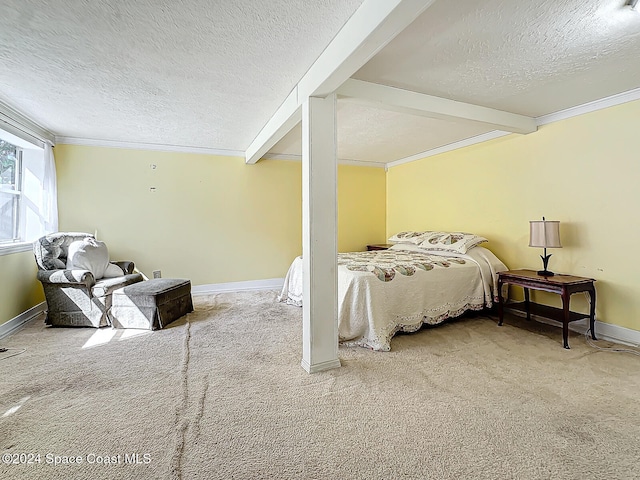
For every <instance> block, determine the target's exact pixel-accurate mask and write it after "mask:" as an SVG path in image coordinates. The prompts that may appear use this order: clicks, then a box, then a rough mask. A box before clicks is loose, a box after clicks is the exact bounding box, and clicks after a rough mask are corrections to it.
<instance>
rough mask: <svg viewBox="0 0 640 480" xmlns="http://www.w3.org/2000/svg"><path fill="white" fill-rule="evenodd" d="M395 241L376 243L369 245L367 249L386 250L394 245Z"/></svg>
mask: <svg viewBox="0 0 640 480" xmlns="http://www.w3.org/2000/svg"><path fill="white" fill-rule="evenodd" d="M392 245H393V243H374V244H371V245H367V250H368V251H371V250H386V249H387V248H389V247H390V246H392Z"/></svg>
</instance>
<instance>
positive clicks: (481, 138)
mask: <svg viewBox="0 0 640 480" xmlns="http://www.w3.org/2000/svg"><path fill="white" fill-rule="evenodd" d="M505 135H512V133H511V132H502V131H500V130H493V131H491V132H487V133H483V134H481V135H476V136H475V137H469V138H465V139H464V140H460V141H458V142H453V143H449V144H448V145H443V146H442V147H438V148H432V149H431V150H427V151H426V152H421V153H416V154H415V155H411V156H410V157H405V158H401V159H399V160H394V161H393V162H389V163H387V168H391V167H397V166H398V165H402V164H404V163H409V162H415V161H416V160H421V159H423V158H427V157H433V156H434V155H440V154H441V153H446V152H451V151H452V150H457V149H459V148H464V147H468V146H470V145H475V144H477V143H483V142H487V141H489V140H493V139H494V138H500V137H504V136H505Z"/></svg>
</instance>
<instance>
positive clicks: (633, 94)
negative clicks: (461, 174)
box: [386, 88, 640, 169]
mask: <svg viewBox="0 0 640 480" xmlns="http://www.w3.org/2000/svg"><path fill="white" fill-rule="evenodd" d="M635 100H640V88H636V89H633V90H628V91H626V92H621V93H617V94H615V95H611V96H609V97H605V98H601V99H599V100H594V101H593V102H588V103H584V104H582V105H577V106H575V107H571V108H566V109H564V110H560V111H558V112H554V113H550V114H548V115H541V116H540V117H536V119H535V120H536V125H537V126H539V127H540V126H542V125H548V124H550V123H554V122H559V121H561V120H567V119H568V118H572V117H577V116H579V115H584V114H585V113H591V112H595V111H598V110H603V109H605V108H609V107H614V106H616V105H621V104H623V103H627V102H633V101H635ZM505 135H511V133H510V132H502V131H500V130H494V131H491V132H487V133H483V134H482V135H477V136H475V137H471V138H467V139H465V140H460V141H459V142H454V143H450V144H448V145H443V146H442V147H438V148H434V149H431V150H427V151H425V152H420V153H416V154H415V155H411V156H410V157H405V158H401V159H399V160H394V161H392V162H388V163H387V164H386V166H387V169H389V168H391V167H395V166H398V165H402V164H404V163H409V162H414V161H416V160H421V159H423V158H428V157H432V156H434V155H439V154H441V153H446V152H450V151H452V150H457V149H458V148H463V147H468V146H471V145H475V144H478V143H482V142H486V141H489V140H493V139H495V138H499V137H503V136H505Z"/></svg>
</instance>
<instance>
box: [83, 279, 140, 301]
mask: <svg viewBox="0 0 640 480" xmlns="http://www.w3.org/2000/svg"><path fill="white" fill-rule="evenodd" d="M141 281H142V275H140V274H139V273H132V274H130V275H120V276H119V277H115V278H103V279H102V280H98V281H97V282H96V284H95V285H94V286H93V288H92V289H91V293H92V294H93V296H94V297H106V296H107V295H111V292H113V291H114V290H116V289H118V288H121V287H126V286H127V285H131V284H132V283H137V282H141Z"/></svg>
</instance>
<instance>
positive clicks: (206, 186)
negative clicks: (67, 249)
mask: <svg viewBox="0 0 640 480" xmlns="http://www.w3.org/2000/svg"><path fill="white" fill-rule="evenodd" d="M55 156H56V165H57V172H58V198H59V200H58V208H59V212H60V230H62V231H64V230H67V231H70V230H76V231H87V232H94V231H95V230H97V231H98V238H99V239H101V240H103V241H105V242H106V244H107V246H108V247H109V251H110V254H111V258H112V259H114V260H117V259H127V260H133V261H134V262H135V263H136V266H137V267H138V268H139V269H140V270H142V271H143V272H144V273H145V274H146V275H147V276H151V275H152V271H153V270H162V275H163V276H164V277H181V278H189V279H191V282H192V284H193V285H206V284H213V283H225V282H236V281H246V280H259V279H267V278H281V277H284V275H285V274H286V272H287V269H288V267H289V265H290V263H291V261H292V260H293V259H294V258H295V257H296V256H297V255H300V253H301V251H302V205H301V202H302V189H301V181H302V171H301V163H300V162H290V161H277V160H268V161H261V162H258V163H257V164H256V165H246V164H245V163H244V159H242V158H237V157H218V156H213V155H199V154H190V153H174V152H157V151H143V150H127V149H117V148H102V147H86V146H73V145H58V146H56V150H55ZM152 165H155V168H152ZM152 187H155V189H156V190H155V191H154V192H151V191H150V188H152ZM385 187H386V185H385V171H384V169H381V168H366V167H354V166H347V165H340V166H339V168H338V195H339V198H338V200H339V202H338V209H339V223H338V228H339V233H338V248H339V249H340V250H363V249H364V248H365V245H366V244H367V243H371V242H381V241H383V240H384V238H385V214H386V212H385Z"/></svg>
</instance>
